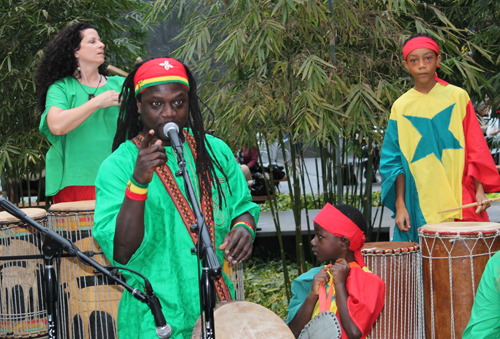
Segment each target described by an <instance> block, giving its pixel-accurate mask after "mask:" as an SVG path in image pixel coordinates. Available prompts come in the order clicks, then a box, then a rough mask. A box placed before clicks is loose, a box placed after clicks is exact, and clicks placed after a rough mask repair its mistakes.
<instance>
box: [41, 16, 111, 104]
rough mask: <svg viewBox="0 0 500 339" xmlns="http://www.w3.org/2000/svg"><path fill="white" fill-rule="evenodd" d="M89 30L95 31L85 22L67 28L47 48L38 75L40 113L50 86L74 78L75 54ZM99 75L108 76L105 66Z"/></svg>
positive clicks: (76, 63)
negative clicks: (83, 32) (66, 78)
mask: <svg viewBox="0 0 500 339" xmlns="http://www.w3.org/2000/svg"><path fill="white" fill-rule="evenodd" d="M89 28H91V29H95V28H94V27H92V26H91V25H89V24H86V23H83V22H80V23H76V24H74V25H71V26H66V27H65V28H63V29H62V30H61V31H60V32H59V33H58V34H57V35H56V36H55V37H54V39H53V40H52V41H51V42H50V43H49V44H48V45H47V47H46V48H45V51H44V53H43V56H42V59H41V60H40V63H39V66H38V70H37V73H36V84H37V96H38V98H37V107H38V109H39V110H40V111H44V110H45V102H46V100H47V91H48V90H49V87H50V85H52V84H53V83H54V82H56V81H57V80H59V79H62V78H65V77H68V76H74V74H75V71H76V68H77V66H78V60H77V59H76V57H75V52H76V51H78V50H79V49H80V43H81V42H82V39H83V35H82V31H84V30H86V29H89ZM99 73H100V74H102V75H108V73H107V71H106V66H105V65H104V64H102V65H100V66H99Z"/></svg>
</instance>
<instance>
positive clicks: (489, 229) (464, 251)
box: [419, 222, 500, 339]
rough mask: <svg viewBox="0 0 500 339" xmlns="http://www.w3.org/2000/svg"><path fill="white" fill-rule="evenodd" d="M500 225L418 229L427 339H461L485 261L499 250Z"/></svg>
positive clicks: (454, 224) (445, 225) (466, 224)
mask: <svg viewBox="0 0 500 339" xmlns="http://www.w3.org/2000/svg"><path fill="white" fill-rule="evenodd" d="M499 230H500V224H497V223H486V222H483V223H480V222H448V223H440V224H427V225H425V226H423V227H421V228H420V229H419V237H420V244H421V247H422V271H423V281H424V307H425V333H426V338H428V339H441V338H446V339H450V338H452V339H453V338H461V337H462V333H463V331H464V329H465V327H466V326H467V323H468V322H469V318H470V312H471V309H472V305H473V303H474V298H475V295H476V290H477V287H478V285H479V281H480V280H481V275H482V274H483V271H484V267H485V266H486V263H487V262H488V259H489V258H490V257H491V256H492V255H493V254H495V253H496V252H497V251H498V250H500V238H499V236H500V232H499Z"/></svg>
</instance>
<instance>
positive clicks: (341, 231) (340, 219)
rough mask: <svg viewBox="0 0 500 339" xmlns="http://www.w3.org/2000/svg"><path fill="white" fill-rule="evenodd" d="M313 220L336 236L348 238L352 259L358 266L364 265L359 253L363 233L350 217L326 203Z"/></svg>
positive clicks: (363, 236)
mask: <svg viewBox="0 0 500 339" xmlns="http://www.w3.org/2000/svg"><path fill="white" fill-rule="evenodd" d="M314 222H315V223H316V224H318V225H319V226H320V227H321V228H323V229H325V230H326V231H327V232H329V233H331V234H333V235H334V236H336V237H346V238H348V239H349V242H350V245H349V249H350V250H351V251H353V252H354V259H356V262H357V263H358V265H359V266H361V267H363V266H366V265H365V261H364V260H363V255H362V254H361V249H362V248H363V245H364V244H365V234H364V233H363V231H361V230H360V229H359V227H358V225H356V224H355V223H354V222H353V221H352V220H351V219H349V218H348V217H346V216H345V215H344V214H343V213H342V212H340V211H339V210H338V209H336V208H335V207H334V206H332V205H331V204H329V203H327V204H326V205H325V207H323V208H322V209H321V211H319V213H318V215H317V216H316V218H314Z"/></svg>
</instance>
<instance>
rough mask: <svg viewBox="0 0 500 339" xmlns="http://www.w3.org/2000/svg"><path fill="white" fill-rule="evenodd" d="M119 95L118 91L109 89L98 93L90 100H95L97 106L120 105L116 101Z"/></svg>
mask: <svg viewBox="0 0 500 339" xmlns="http://www.w3.org/2000/svg"><path fill="white" fill-rule="evenodd" d="M119 96H120V93H118V92H117V91H114V90H109V91H106V92H103V93H101V94H99V95H98V96H96V97H95V98H94V99H92V100H96V101H97V104H98V106H99V108H107V107H111V106H120V102H119V101H118V98H119Z"/></svg>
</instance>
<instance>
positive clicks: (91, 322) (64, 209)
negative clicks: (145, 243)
mask: <svg viewBox="0 0 500 339" xmlns="http://www.w3.org/2000/svg"><path fill="white" fill-rule="evenodd" d="M94 209H95V200H88V201H76V202H66V203H59V204H54V205H52V206H51V207H50V209H49V210H48V212H47V218H48V226H49V228H51V229H52V230H54V231H56V232H57V233H59V234H61V235H62V236H64V237H65V238H68V239H69V240H71V241H72V242H73V243H74V244H75V246H76V247H78V249H79V250H80V251H81V252H84V253H85V254H86V255H87V256H89V257H90V258H91V259H93V260H95V261H96V262H97V263H99V264H100V265H102V266H108V265H110V263H109V261H108V259H107V258H106V257H105V256H104V254H103V253H102V250H101V248H100V247H99V245H98V244H97V242H96V241H95V240H94V238H93V237H92V227H93V225H94ZM58 266H59V267H58V268H59V270H58V271H59V273H58V280H59V307H60V314H61V316H60V321H59V323H60V324H61V329H60V334H61V338H71V339H75V338H80V339H83V338H85V339H89V338H100V339H114V338H116V337H117V335H116V333H117V329H116V324H117V317H118V304H119V302H120V299H121V296H122V293H123V287H122V286H120V285H117V284H115V283H114V282H111V281H108V279H107V278H106V277H105V276H103V275H102V274H96V273H94V269H93V267H91V266H88V265H84V264H83V263H82V262H80V261H79V260H78V259H77V258H76V257H64V256H63V257H62V258H61V260H60V265H58Z"/></svg>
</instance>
